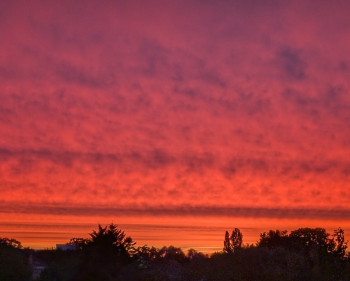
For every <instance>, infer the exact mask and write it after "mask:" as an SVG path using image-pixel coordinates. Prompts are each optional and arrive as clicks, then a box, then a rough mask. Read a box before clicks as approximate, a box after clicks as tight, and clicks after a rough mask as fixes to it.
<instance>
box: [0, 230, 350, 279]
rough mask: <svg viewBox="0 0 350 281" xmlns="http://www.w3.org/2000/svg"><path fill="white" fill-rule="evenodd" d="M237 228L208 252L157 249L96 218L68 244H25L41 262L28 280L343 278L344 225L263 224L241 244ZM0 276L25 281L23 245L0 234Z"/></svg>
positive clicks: (346, 269)
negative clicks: (290, 227) (284, 227)
mask: <svg viewBox="0 0 350 281" xmlns="http://www.w3.org/2000/svg"><path fill="white" fill-rule="evenodd" d="M242 237H243V236H242V233H241V232H240V230H239V229H234V230H233V231H232V234H231V235H230V234H229V233H228V232H226V233H225V239H224V245H227V247H225V249H224V251H222V252H219V253H215V254H213V255H211V256H210V257H209V256H207V255H204V254H202V253H199V252H197V251H195V250H193V249H190V250H188V252H187V254H185V253H184V252H183V251H182V250H181V248H178V247H174V246H169V247H163V248H161V249H156V248H154V247H148V246H146V245H145V246H141V247H137V248H135V243H134V242H133V241H132V239H131V238H128V237H126V235H125V233H124V232H123V231H122V230H120V229H118V227H117V226H116V225H114V224H110V225H108V226H104V227H102V226H100V225H99V226H98V229H97V230H94V231H92V232H91V233H90V237H89V238H87V239H83V238H73V239H71V240H70V242H69V244H73V245H76V250H75V251H61V250H42V251H36V252H34V251H31V252H30V253H31V254H32V255H33V256H34V258H35V259H37V260H40V261H42V262H43V263H44V264H45V265H46V268H45V269H44V271H43V272H42V274H41V276H40V278H39V279H37V280H35V281H73V280H74V281H97V280H98V281H117V280H118V281H162V280H164V281H167V280H170V281H205V280H206V281H209V280H211V281H231V280H235V281H255V280H259V281H275V280H276V281H344V280H350V258H349V257H348V256H347V255H346V249H347V241H345V239H344V231H343V230H342V229H337V230H335V231H334V233H333V234H332V235H330V234H329V233H327V232H326V231H325V230H324V229H322V228H299V229H297V230H294V231H291V232H290V233H288V232H287V231H280V230H270V231H268V232H264V233H262V234H261V235H260V239H259V241H258V242H257V244H256V245H255V246H254V245H250V246H249V247H242ZM0 241H2V242H1V243H0V281H7V280H9V281H12V280H13V281H17V280H18V281H20V280H21V281H33V280H31V270H30V267H29V263H28V260H29V259H28V257H29V254H28V251H29V250H26V249H22V248H21V246H20V243H19V242H18V241H16V240H12V239H7V238H6V239H5V238H2V239H0Z"/></svg>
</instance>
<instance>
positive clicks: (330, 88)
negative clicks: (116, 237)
mask: <svg viewBox="0 0 350 281" xmlns="http://www.w3.org/2000/svg"><path fill="white" fill-rule="evenodd" d="M349 13H350V2H349V1H346V0H344V1H343V0H335V1H320V0H318V1H278V0H268V1H258V0H256V1H255V0H248V1H246V0H245V1H243V0H240V1H238V0H226V1H225V0H220V1H211V0H202V1H200V0H186V1H141V0H140V1H138V0H135V1H126V0H119V1H112V0H110V1H108V0H102V1H92V0H91V1H18V0H15V1H2V2H0V34H1V39H0V40H1V43H0V190H1V197H0V234H1V235H0V236H4V235H7V236H11V235H12V236H14V238H16V237H22V238H23V239H22V240H21V241H22V242H23V243H24V244H25V243H29V240H30V239H34V240H35V239H36V240H35V241H36V242H35V243H37V244H36V245H39V244H40V243H39V242H38V241H41V240H40V239H42V237H43V236H45V235H46V234H47V233H46V232H45V229H47V228H48V227H51V228H52V231H53V233H63V234H64V235H65V236H64V237H65V238H66V236H68V234H69V235H75V234H76V233H77V232H76V231H78V230H77V229H78V225H79V224H81V223H84V222H85V223H86V224H85V226H84V227H85V228H83V229H84V231H85V230H86V229H87V231H88V232H89V231H90V230H91V225H96V224H97V223H98V222H110V220H109V219H113V221H114V222H116V223H120V224H121V225H124V226H125V227H126V229H127V230H128V229H129V230H130V232H131V234H133V233H134V234H135V235H136V236H137V235H138V234H137V233H138V232H137V231H136V230H133V228H132V227H131V228H130V226H128V223H129V224H137V225H147V224H152V223H156V224H157V225H163V226H164V225H168V226H169V225H173V226H174V225H176V226H188V225H189V226H190V225H196V223H195V222H201V226H200V227H202V226H203V225H210V226H211V227H213V228H215V227H216V226H217V229H218V230H220V231H222V230H221V228H220V227H222V228H225V227H226V228H230V227H231V228H233V227H236V226H237V225H238V226H242V227H247V229H250V228H249V227H251V226H250V225H249V224H247V225H245V224H244V221H245V220H252V219H253V220H254V219H255V220H256V223H253V224H254V225H255V226H254V227H256V229H260V228H262V226H264V227H266V229H263V230H268V229H270V228H276V226H280V225H281V226H287V225H290V226H296V227H298V226H299V225H298V222H301V221H302V223H300V225H310V226H311V225H315V222H317V225H318V226H321V227H322V226H324V227H330V226H332V227H333V226H335V227H336V226H342V227H350V222H349V221H350V208H349V206H350V205H349V203H350V161H349V159H350V157H349V156H350V126H349V123H350V94H349V81H350V37H349V34H350V18H349ZM163 218H164V219H163ZM165 218H166V219H165ZM209 218H210V219H209ZM11 222H12V224H11ZM40 222H41V225H42V226H43V227H38V224H40ZM57 222H60V223H59V224H57ZM224 222H225V223H224ZM266 222H270V223H266ZM282 222H283V223H282ZM50 223H51V224H50ZM240 223H241V224H240ZM61 224H62V225H65V226H64V227H63V228H62V229H61V228H60V227H59V225H61ZM19 225H24V226H26V227H25V228H23V227H19ZM50 225H51V226H50ZM55 226H57V227H56V228H55ZM128 227H129V228H128ZM198 227H199V226H198ZM1 229H2V231H1ZM74 229H76V231H75V230H74ZM79 229H82V228H79ZM139 229H141V230H140V231H141V234H140V235H139V236H138V237H139V239H140V240H141V241H144V242H145V243H147V244H150V242H151V243H153V244H157V243H158V242H159V241H160V240H161V239H160V238H159V239H158V240H157V239H156V238H154V237H158V236H157V235H160V234H159V233H161V231H159V230H156V229H155V228H154V229H151V230H149V229H148V230H147V228H145V229H144V232H142V227H141V228H139ZM177 229H180V228H177ZM290 230H291V229H290ZM157 231H158V232H157ZM162 231H164V229H163V230H162ZM198 231H199V230H198ZM23 233H27V234H28V233H31V234H28V235H27V236H25V235H24V236H23ZM33 233H34V234H33ZM45 233H46V234H45ZM79 233H80V232H78V234H79ZM84 233H87V232H86V231H85V232H84ZM142 233H143V236H142ZM147 233H148V234H147ZM157 233H158V234H157ZM198 233H199V232H198ZM220 233H221V232H220ZM21 235H22V236H21ZM147 235H151V236H152V235H153V236H152V237H153V238H152V239H151V238H150V237H148V236H147ZM220 235H221V234H220ZM49 236H50V235H49ZM49 236H46V238H47V237H49ZM56 236H57V235H56ZM222 236H223V234H222ZM40 237H41V238H40ZM50 237H51V236H50ZM52 237H53V236H52ZM60 237H61V236H60ZM68 237H70V236H68ZM147 237H148V238H147ZM182 237H184V238H183V239H185V240H186V239H187V240H186V241H187V242H186V243H187V244H188V245H190V246H191V242H188V241H191V238H190V236H188V238H186V237H187V236H186V234H183V236H182ZM203 237H209V236H205V235H204V236H203ZM252 237H253V236H252ZM29 238H30V239H29ZM39 238H40V239H39ZM56 238H57V239H56V240H55V239H54V238H50V239H49V238H47V241H48V242H45V243H42V244H40V245H44V244H45V245H54V244H55V241H58V240H59V239H58V237H56ZM253 238H254V239H253ZM253 238H252V240H251V241H247V242H253V241H256V240H257V236H256V237H253ZM60 239H61V240H62V237H61V238H60ZM203 239H204V240H205V239H206V238H203ZM34 240H33V241H34ZM61 240H60V241H61ZM204 240H201V241H204ZM221 240H222V239H221V238H220V240H219V241H218V244H220V247H221V243H222V241H221ZM31 241H32V240H31ZM157 241H158V242H157ZM50 243H51V244H50ZM159 243H160V242H159ZM159 243H158V244H159ZM29 244H30V243H29ZM187 244H186V245H187ZM202 244H203V243H202ZM31 245H34V244H33V243H32V244H31ZM179 245H180V244H179ZM181 245H184V244H181ZM196 245H197V244H196ZM196 245H195V246H196ZM196 247H199V246H198V245H197V246H196Z"/></svg>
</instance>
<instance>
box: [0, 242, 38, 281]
mask: <svg viewBox="0 0 350 281" xmlns="http://www.w3.org/2000/svg"><path fill="white" fill-rule="evenodd" d="M28 256H29V255H28V253H27V251H26V250H23V249H22V246H21V243H20V242H19V241H17V240H15V239H8V238H0V280H4V281H7V280H8V281H26V280H28V281H29V280H31V276H32V272H31V269H30V265H29V257H28Z"/></svg>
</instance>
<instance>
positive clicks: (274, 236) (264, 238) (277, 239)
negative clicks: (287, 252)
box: [257, 229, 289, 249]
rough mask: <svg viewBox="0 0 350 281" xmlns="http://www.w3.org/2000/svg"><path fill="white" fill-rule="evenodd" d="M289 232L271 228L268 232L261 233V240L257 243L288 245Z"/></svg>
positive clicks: (276, 245) (271, 246) (260, 244)
mask: <svg viewBox="0 0 350 281" xmlns="http://www.w3.org/2000/svg"><path fill="white" fill-rule="evenodd" d="M288 240H289V238H288V232H287V230H283V231H280V230H278V229H277V230H270V231H268V232H263V233H261V234H260V240H259V241H258V243H257V246H258V247H268V248H270V249H271V248H277V247H287V245H288V243H289V242H288Z"/></svg>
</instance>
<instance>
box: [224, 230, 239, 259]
mask: <svg viewBox="0 0 350 281" xmlns="http://www.w3.org/2000/svg"><path fill="white" fill-rule="evenodd" d="M242 241H243V235H242V232H241V231H240V230H239V229H238V228H235V229H233V231H232V233H231V236H229V233H228V231H226V232H225V240H224V252H226V253H228V254H230V253H233V252H235V251H237V250H240V249H241V248H242Z"/></svg>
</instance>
